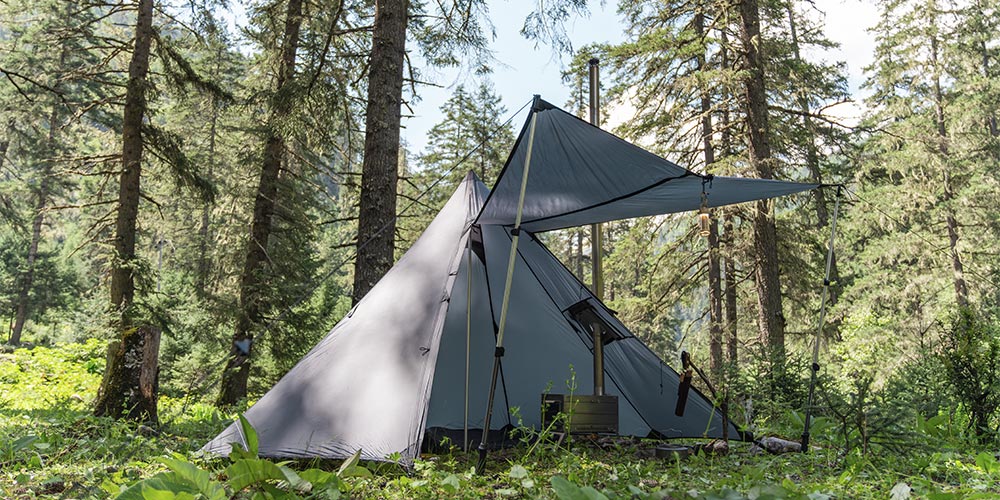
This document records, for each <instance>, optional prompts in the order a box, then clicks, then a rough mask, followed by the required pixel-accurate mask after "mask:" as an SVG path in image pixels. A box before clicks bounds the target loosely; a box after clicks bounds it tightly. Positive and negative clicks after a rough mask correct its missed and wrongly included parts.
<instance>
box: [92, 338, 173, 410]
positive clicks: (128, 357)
mask: <svg viewBox="0 0 1000 500" xmlns="http://www.w3.org/2000/svg"><path fill="white" fill-rule="evenodd" d="M159 353H160V329H159V328H156V327H153V326H140V327H136V328H129V329H127V330H125V331H124V332H123V333H122V338H121V339H119V340H115V341H114V342H111V343H110V344H108V359H107V366H106V367H105V369H104V379H103V380H102V382H101V388H100V390H99V391H98V393H97V401H96V403H95V405H94V414H95V415H97V416H99V417H100V416H109V417H113V418H127V419H129V420H137V421H140V422H151V423H154V424H155V423H157V413H156V400H157V393H158V392H159Z"/></svg>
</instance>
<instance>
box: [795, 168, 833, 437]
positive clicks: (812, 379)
mask: <svg viewBox="0 0 1000 500" xmlns="http://www.w3.org/2000/svg"><path fill="white" fill-rule="evenodd" d="M841 187H842V186H837V198H836V201H835V202H834V205H833V219H832V220H831V222H830V243H829V245H828V246H827V251H826V273H825V274H824V276H823V295H822V296H821V298H820V301H819V326H818V327H817V328H816V340H815V342H814V343H813V362H812V367H811V368H812V373H811V374H810V375H809V400H808V402H807V403H806V418H805V426H804V428H803V430H802V453H809V426H810V424H811V423H812V406H813V398H814V396H815V392H816V377H817V375H818V374H819V342H820V339H821V338H822V336H823V323H824V322H825V320H826V298H827V296H828V295H829V291H830V268H831V266H832V265H833V240H834V238H835V237H836V235H837V214H838V212H840V190H841Z"/></svg>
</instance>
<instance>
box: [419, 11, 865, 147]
mask: <svg viewBox="0 0 1000 500" xmlns="http://www.w3.org/2000/svg"><path fill="white" fill-rule="evenodd" d="M536 1H538V0H490V1H489V9H490V15H491V17H492V18H493V24H494V27H495V29H496V39H495V40H494V42H493V47H494V50H495V54H494V55H495V57H496V59H497V62H496V63H495V64H494V72H493V74H492V75H490V79H491V80H492V82H493V84H494V89H495V91H496V93H497V94H498V95H499V96H500V97H501V99H502V101H503V104H504V106H505V107H506V108H507V111H508V116H509V114H512V113H513V112H514V111H516V110H517V109H519V108H521V106H523V105H524V104H525V103H526V102H527V101H528V100H529V99H531V97H532V96H533V95H534V94H540V95H541V96H542V98H544V99H545V100H547V101H549V102H551V103H553V104H556V105H560V106H561V105H563V104H564V103H565V102H566V101H567V99H568V98H569V89H568V88H566V87H565V86H564V85H563V83H562V79H561V72H562V71H563V70H564V69H565V65H566V64H567V63H568V62H569V61H570V57H569V56H562V58H560V57H559V56H557V55H555V54H554V53H553V51H552V49H551V48H549V47H547V46H544V45H539V46H536V45H535V43H534V42H531V41H528V40H526V39H524V37H523V36H521V34H520V33H519V31H520V29H521V26H522V24H523V23H524V17H525V15H527V14H528V13H529V12H530V11H531V10H533V8H534V6H535V5H536ZM814 3H815V6H816V8H817V9H818V10H819V11H821V12H823V13H825V19H826V34H827V36H828V37H829V38H830V39H831V40H833V41H834V42H837V43H839V44H840V47H839V48H838V49H837V50H833V51H828V52H827V53H824V54H806V57H817V56H818V57H821V58H824V59H826V60H829V61H838V60H839V61H844V62H846V63H847V71H848V84H849V86H850V90H851V93H852V95H854V96H855V97H856V98H860V86H861V83H862V82H863V80H864V78H863V68H864V67H865V66H866V65H868V64H870V63H871V57H872V52H873V49H874V39H873V37H872V36H871V34H869V33H868V32H867V29H868V28H869V27H871V26H872V25H874V24H875V22H876V21H877V9H876V7H875V6H874V3H873V2H870V1H869V2H866V1H860V0H815V1H814ZM622 32H623V29H622V26H621V21H620V18H619V16H618V15H617V13H616V5H615V4H614V3H611V2H607V3H605V4H604V5H595V7H593V8H592V9H591V13H590V16H589V17H586V18H581V19H576V20H575V21H573V22H572V23H571V24H570V26H569V33H570V37H571V39H572V41H573V46H574V48H576V47H582V46H584V45H587V44H590V43H603V42H612V43H614V42H620V41H622V35H623V33H622ZM424 76H425V77H429V78H430V80H431V81H434V82H435V83H436V84H438V85H441V86H442V87H440V88H434V87H424V88H423V89H422V90H419V94H420V97H421V99H420V101H418V102H415V103H412V104H411V108H412V110H413V116H412V117H409V118H405V119H404V120H403V127H404V128H403V131H402V136H403V139H404V140H405V141H406V144H407V147H408V149H409V150H410V151H411V152H413V153H418V152H422V151H423V150H424V148H425V145H426V142H427V132H428V131H429V130H430V129H431V127H433V126H434V124H435V123H437V122H439V121H440V120H441V117H442V115H441V113H440V111H439V110H440V107H441V105H442V104H444V102H445V101H446V100H447V99H448V97H449V96H450V95H451V93H452V92H453V91H454V89H455V87H456V86H457V85H459V84H463V83H464V84H466V85H470V86H471V85H475V84H476V81H477V80H476V77H475V76H472V75H469V74H468V71H463V70H457V71H455V70H450V71H438V72H429V73H428V74H426V75H424ZM405 111H406V110H405V109H404V112H405ZM831 114H833V115H836V116H838V117H840V118H843V119H845V120H847V121H854V119H856V118H857V116H858V115H859V114H860V107H859V106H857V105H852V104H847V105H842V106H839V109H834V110H832V111H831ZM504 118H507V117H506V116H505V117H504ZM622 118H623V117H621V116H614V115H612V116H611V117H609V118H608V119H607V120H608V121H609V125H613V124H614V123H615V122H621V120H622ZM523 119H524V118H523V114H522V115H521V116H518V117H516V118H514V120H513V124H514V126H515V130H516V128H517V127H520V124H521V122H522V121H523Z"/></svg>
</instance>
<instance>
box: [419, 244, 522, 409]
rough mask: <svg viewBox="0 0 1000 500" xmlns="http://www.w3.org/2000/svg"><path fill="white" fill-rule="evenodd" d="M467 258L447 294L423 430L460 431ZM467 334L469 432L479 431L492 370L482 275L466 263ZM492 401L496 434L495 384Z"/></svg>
mask: <svg viewBox="0 0 1000 500" xmlns="http://www.w3.org/2000/svg"><path fill="white" fill-rule="evenodd" d="M467 259H468V253H466V255H465V256H464V257H463V258H462V266H461V267H460V268H459V272H458V276H457V277H456V279H455V286H454V287H453V288H452V294H451V304H450V307H449V308H448V313H447V316H446V318H445V324H444V330H443V332H442V334H441V342H440V344H439V352H438V359H437V368H436V369H435V371H434V384H433V388H432V389H431V398H430V410H429V412H428V416H427V427H428V428H431V427H442V428H446V429H463V428H464V426H465V353H466V305H467V303H468V279H469V275H468V273H469V266H468V264H467V263H468V260H467ZM472 262H473V264H472V290H473V292H472V304H473V307H472V323H471V324H472V330H471V335H470V336H469V340H470V343H469V428H470V429H481V428H482V426H483V414H484V412H485V411H486V392H487V391H486V390H484V388H489V384H490V375H491V373H492V369H493V350H494V349H493V348H494V346H496V337H495V336H494V334H493V320H492V318H491V316H490V303H489V297H488V296H487V294H486V273H485V269H484V267H483V265H482V262H480V261H479V259H478V258H477V257H475V256H473V258H472ZM497 385H498V387H497V397H496V398H495V400H494V401H493V415H494V418H493V421H492V422H491V423H490V427H492V428H493V429H500V428H501V427H503V426H505V425H507V423H508V418H507V416H506V415H507V402H506V401H505V400H504V398H503V387H502V385H500V382H498V383H497Z"/></svg>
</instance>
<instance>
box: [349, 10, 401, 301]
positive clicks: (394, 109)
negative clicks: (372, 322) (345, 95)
mask: <svg viewBox="0 0 1000 500" xmlns="http://www.w3.org/2000/svg"><path fill="white" fill-rule="evenodd" d="M407 3H408V2H407V0H376V2H375V27H374V31H373V32H372V52H371V59H370V63H369V68H370V69H369V71H370V73H369V77H368V107H367V110H366V114H365V158H364V163H363V164H362V168H361V206H360V210H359V213H358V255H357V260H356V262H355V265H354V294H353V298H354V302H355V303H357V302H358V301H359V300H361V298H362V297H364V296H365V294H367V293H368V291H369V290H371V289H372V287H373V286H375V283H377V282H378V280H379V279H381V278H382V276H383V275H384V274H385V273H386V271H388V270H389V268H390V267H392V263H393V260H394V255H393V250H394V247H393V237H394V235H395V232H396V183H397V181H398V170H397V169H398V168H399V166H398V164H399V122H400V106H401V103H402V98H403V56H404V51H405V48H406V9H407Z"/></svg>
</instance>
